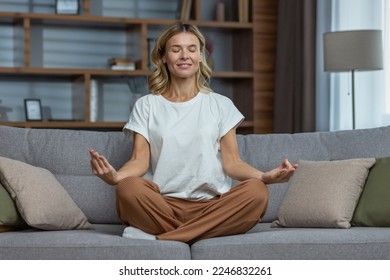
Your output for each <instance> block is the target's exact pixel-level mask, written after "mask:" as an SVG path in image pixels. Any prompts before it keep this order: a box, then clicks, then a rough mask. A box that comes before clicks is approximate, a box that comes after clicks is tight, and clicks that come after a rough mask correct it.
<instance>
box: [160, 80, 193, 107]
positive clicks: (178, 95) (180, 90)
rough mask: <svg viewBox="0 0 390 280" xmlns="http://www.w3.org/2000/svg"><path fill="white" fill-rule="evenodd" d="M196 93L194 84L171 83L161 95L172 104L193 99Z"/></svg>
mask: <svg viewBox="0 0 390 280" xmlns="http://www.w3.org/2000/svg"><path fill="white" fill-rule="evenodd" d="M198 91H199V90H198V88H197V87H196V86H195V84H194V83H181V84H178V83H172V84H171V86H170V87H169V89H168V90H167V91H166V92H164V93H163V94H162V95H163V96H164V97H165V98H166V99H168V100H170V101H173V102H185V101H188V100H191V99H192V98H194V97H195V96H196V95H197V94H198Z"/></svg>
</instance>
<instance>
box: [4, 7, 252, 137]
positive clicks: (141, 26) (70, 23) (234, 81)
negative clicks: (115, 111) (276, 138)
mask: <svg viewBox="0 0 390 280" xmlns="http://www.w3.org/2000/svg"><path fill="white" fill-rule="evenodd" d="M0 2H1V1H0ZM54 2H55V1H53V5H54ZM208 2H209V1H208V0H194V1H193V14H192V17H191V18H190V19H189V20H187V21H186V22H189V23H193V24H196V25H197V26H198V27H199V28H200V29H201V30H202V31H203V32H204V34H209V33H210V34H221V36H225V37H227V38H228V39H229V40H228V41H229V42H230V43H231V45H230V46H229V50H231V53H230V55H231V63H230V64H231V66H229V67H227V68H226V69H225V68H224V66H221V67H216V69H215V71H214V74H213V78H212V87H213V81H216V87H217V89H216V88H214V87H213V89H214V90H215V91H217V92H219V91H220V93H222V94H224V90H225V89H228V91H229V94H228V96H229V97H230V98H232V100H233V102H235V104H236V105H237V107H238V108H239V109H240V111H241V112H242V113H243V114H244V115H245V117H246V120H245V122H243V123H242V125H241V126H240V128H239V132H243V133H253V132H256V128H255V126H256V120H255V104H254V100H255V96H254V92H255V90H254V82H255V81H254V80H255V79H256V75H255V73H254V70H253V63H254V62H253V59H254V42H253V36H254V25H253V22H251V21H250V22H239V21H238V19H236V18H235V16H234V13H235V10H234V3H235V2H236V1H235V0H232V1H231V3H232V4H231V7H230V6H229V7H227V9H229V13H230V17H231V18H230V19H229V18H228V19H227V20H226V21H223V22H221V21H215V20H213V19H209V18H206V19H204V18H202V17H203V15H202V5H204V4H206V3H208ZM249 3H251V4H250V7H249V11H250V12H251V11H252V5H254V4H253V3H252V1H250V2H249ZM90 5H91V3H90V0H83V1H82V12H81V14H79V15H61V14H55V13H52V14H50V13H35V12H4V11H1V10H0V26H6V27H9V28H13V29H15V30H16V29H18V30H19V31H20V32H21V33H22V34H23V35H22V36H21V38H19V45H17V46H16V47H15V49H18V50H19V53H16V52H17V51H16V50H15V57H16V56H17V55H20V56H21V57H19V58H18V59H15V63H14V65H12V66H4V65H1V61H0V74H1V75H2V79H3V80H1V79H0V86H1V82H2V81H4V79H7V77H12V78H14V79H16V80H18V81H19V80H20V81H34V79H36V78H44V79H47V80H50V82H53V83H56V81H57V80H61V81H63V80H64V79H65V81H68V82H69V83H70V84H76V83H78V84H79V85H80V87H78V88H79V89H80V88H81V89H82V90H81V92H80V91H78V92H72V93H71V95H72V96H75V95H78V96H79V98H76V100H78V101H77V102H80V100H83V101H82V102H81V103H82V104H81V105H80V104H78V106H74V107H78V108H81V110H82V112H81V115H82V116H83V117H82V119H81V120H77V121H42V122H27V121H24V120H13V121H6V122H1V121H0V125H9V126H17V127H34V128H44V127H45V128H76V129H99V130H104V129H118V130H119V129H121V128H122V127H123V125H124V124H125V122H126V121H127V119H123V121H104V120H99V121H91V119H90V103H89V100H90V82H91V79H96V80H100V79H103V78H108V79H109V78H118V77H147V76H148V75H149V74H150V70H149V69H148V59H149V53H148V42H147V39H148V37H149V36H150V30H151V29H153V28H156V27H161V26H166V25H169V24H171V23H172V22H173V21H177V19H175V18H172V19H163V18H162V19H158V18H125V17H111V16H97V15H92V14H91V9H90ZM249 18H252V16H250V17H249ZM36 26H39V27H42V28H45V27H47V26H55V27H58V28H59V29H60V31H59V32H61V29H66V30H73V29H74V30H76V29H78V28H87V29H91V30H95V31H96V30H99V29H101V28H104V29H112V30H114V31H115V32H123V33H124V34H126V36H128V37H129V39H128V41H131V42H132V44H133V48H134V46H136V48H137V51H136V53H137V54H136V55H134V53H133V54H130V52H129V53H126V55H129V56H131V55H132V56H133V57H134V56H137V57H136V59H137V60H138V61H139V64H138V65H139V67H138V68H137V69H136V70H134V71H117V70H110V69H104V68H103V67H101V68H99V67H97V68H90V67H85V68H79V67H68V66H67V67H61V65H59V66H57V67H52V66H50V67H47V66H45V65H37V64H36V63H33V60H34V59H35V56H37V50H33V49H34V45H35V44H36V42H35V40H40V39H41V38H39V36H38V38H37V37H36V36H35V35H34V34H35V33H34V32H35V31H33V30H34V28H36ZM15 33H16V31H15ZM134 38H136V39H134ZM206 38H207V36H206ZM11 39H12V38H11ZM14 39H15V38H14ZM15 41H16V40H15ZM38 43H40V42H38ZM15 44H16V43H15ZM20 50H22V51H20ZM39 51H40V50H38V56H39V55H42V54H40V53H39ZM43 51H44V50H41V52H43ZM17 61H18V62H17ZM217 63H218V61H216V64H217ZM19 64H20V65H19ZM218 87H220V88H221V89H220V90H218ZM20 98H21V101H22V99H23V98H26V96H23V97H20ZM0 99H1V89H0ZM75 102H76V101H75ZM3 105H6V104H4V102H3Z"/></svg>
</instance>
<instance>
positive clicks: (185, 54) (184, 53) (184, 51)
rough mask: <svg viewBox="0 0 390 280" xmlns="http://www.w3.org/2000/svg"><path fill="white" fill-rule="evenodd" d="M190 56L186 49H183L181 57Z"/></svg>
mask: <svg viewBox="0 0 390 280" xmlns="http://www.w3.org/2000/svg"><path fill="white" fill-rule="evenodd" d="M188 57H189V56H188V52H187V51H186V50H183V51H182V53H181V57H180V58H181V59H184V60H185V59H187V58H188Z"/></svg>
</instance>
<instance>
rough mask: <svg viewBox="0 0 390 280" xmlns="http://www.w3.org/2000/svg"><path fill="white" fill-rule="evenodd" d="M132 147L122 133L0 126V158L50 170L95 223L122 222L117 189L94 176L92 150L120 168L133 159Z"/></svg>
mask: <svg viewBox="0 0 390 280" xmlns="http://www.w3.org/2000/svg"><path fill="white" fill-rule="evenodd" d="M131 147H132V145H131V140H130V139H129V138H127V137H126V136H125V135H124V134H123V133H122V132H96V131H83V130H65V129H63V130H62V129H24V128H14V127H6V126H0V156H3V157H8V158H12V159H15V160H20V161H23V162H26V163H28V164H31V165H34V166H38V167H42V168H46V169H48V170H50V171H51V172H52V173H53V174H54V175H55V176H56V178H57V179H58V181H59V182H60V183H61V184H62V185H63V186H64V188H65V189H66V190H67V191H68V193H69V194H70V196H71V197H72V198H73V200H74V201H75V203H76V204H77V205H78V206H79V207H80V208H81V210H82V211H83V212H84V214H85V215H86V216H87V218H88V220H89V221H90V222H91V223H120V221H119V219H118V218H117V214H116V208H115V188H114V187H112V186H109V185H107V184H106V183H104V182H103V181H102V180H100V179H99V178H97V177H95V176H94V175H93V174H92V172H91V166H90V157H89V150H90V149H94V150H96V151H97V152H99V153H101V154H103V155H104V156H106V157H107V158H108V160H109V161H110V162H111V164H112V165H113V166H114V167H115V168H119V167H120V166H122V165H123V164H124V163H125V162H126V161H127V160H128V159H129V158H130V155H131ZM21 176H23V174H21Z"/></svg>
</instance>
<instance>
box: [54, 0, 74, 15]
mask: <svg viewBox="0 0 390 280" xmlns="http://www.w3.org/2000/svg"><path fill="white" fill-rule="evenodd" d="M79 10H80V3H79V0H56V14H68V15H77V14H78V13H79Z"/></svg>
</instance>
